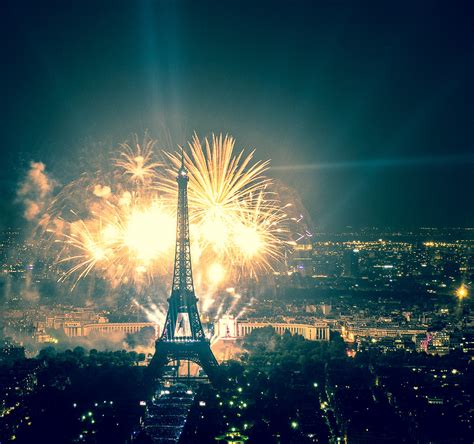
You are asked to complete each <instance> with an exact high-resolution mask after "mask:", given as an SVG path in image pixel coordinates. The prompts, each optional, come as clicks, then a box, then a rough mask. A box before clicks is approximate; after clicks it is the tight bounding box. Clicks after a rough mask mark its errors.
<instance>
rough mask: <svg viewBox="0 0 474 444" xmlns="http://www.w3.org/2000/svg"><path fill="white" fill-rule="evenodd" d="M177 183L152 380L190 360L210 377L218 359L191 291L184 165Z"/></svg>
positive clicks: (191, 275) (185, 171) (186, 174)
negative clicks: (170, 264) (164, 309)
mask: <svg viewBox="0 0 474 444" xmlns="http://www.w3.org/2000/svg"><path fill="white" fill-rule="evenodd" d="M176 181H177V182H178V208H177V223H176V249H175V260H174V272H173V287H172V289H171V296H170V297H169V299H168V303H169V307H168V314H167V316H166V321H165V324H164V327H163V332H162V334H161V337H160V338H159V339H158V340H157V341H156V348H155V354H154V356H153V359H152V360H151V362H150V365H149V371H150V373H151V375H152V377H153V378H154V379H156V378H159V377H160V376H161V375H162V373H163V370H164V367H165V366H166V365H167V364H168V363H169V362H172V361H181V360H183V361H191V362H194V363H196V364H198V365H199V366H200V367H201V368H202V369H203V370H204V371H205V373H206V374H207V376H208V377H209V379H211V380H212V379H213V375H214V373H215V370H216V368H217V367H218V365H219V364H218V363H217V360H216V358H215V356H214V354H213V353H212V351H211V347H210V342H209V340H208V339H207V338H206V336H205V334H204V330H203V328H202V324H201V319H200V317H199V312H198V308H197V301H198V299H197V298H196V295H195V293H194V283H193V274H192V268H191V244H190V240H189V215H188V181H189V177H188V171H187V170H186V168H185V166H184V154H183V153H182V157H181V168H180V169H179V170H178V176H177V177H176Z"/></svg>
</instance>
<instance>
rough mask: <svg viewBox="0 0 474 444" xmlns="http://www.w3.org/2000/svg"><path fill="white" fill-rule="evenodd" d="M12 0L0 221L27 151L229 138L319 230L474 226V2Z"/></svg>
mask: <svg viewBox="0 0 474 444" xmlns="http://www.w3.org/2000/svg"><path fill="white" fill-rule="evenodd" d="M448 3H451V2H436V1H431V0H430V1H417V2H414V1H410V2H403V1H402V2H380V1H377V2H375V1H374V2H363V1H362V2H353V1H347V2H342V1H334V2H329V1H327V2H318V1H308V2H303V1H296V0H295V1H286V2H265V1H260V2H257V1H252V2H237V1H220V2H201V1H192V2H184V1H171V0H169V1H145V2H140V1H135V2H132V1H128V2H126V1H114V2H101V1H94V2H84V1H72V2H48V1H43V2H37V1H35V2H19V1H12V2H3V3H2V5H3V6H2V9H3V11H2V14H1V21H2V23H1V28H2V29H1V31H0V32H1V34H2V35H1V39H2V49H3V50H2V61H3V63H2V69H1V74H0V75H1V85H2V99H3V106H2V119H1V122H2V135H3V138H2V139H3V140H2V144H1V147H2V151H3V152H4V168H2V177H1V182H0V183H1V187H2V195H3V196H5V197H4V200H3V203H2V207H1V209H0V210H1V214H0V224H1V225H6V224H8V225H14V224H16V223H17V221H16V218H17V214H18V211H16V207H15V206H13V204H12V201H13V199H14V190H15V186H16V185H15V184H16V183H17V181H18V180H19V177H20V176H21V175H22V174H23V173H24V171H25V168H26V167H27V165H28V162H29V161H30V160H41V161H44V162H45V163H46V164H47V166H48V168H49V169H50V170H52V172H53V174H55V176H56V177H58V178H59V179H60V180H61V181H66V180H68V179H70V178H71V177H74V176H75V175H76V174H77V173H78V171H77V170H76V169H75V168H76V167H75V165H77V163H78V162H77V159H78V158H79V156H80V149H79V148H80V147H81V146H83V145H84V144H86V143H88V141H90V140H92V141H98V140H111V141H112V142H117V141H121V140H123V139H125V138H126V137H127V136H128V134H129V133H130V132H138V133H142V132H143V131H144V130H145V129H146V128H148V129H149V130H150V131H151V133H152V135H155V136H157V137H160V138H162V140H163V141H164V143H165V144H167V143H168V140H170V139H172V140H173V141H174V142H176V143H182V142H183V141H184V140H186V139H187V138H189V137H190V135H191V134H192V132H193V131H194V130H196V131H197V132H198V133H199V134H200V135H202V136H205V135H208V134H210V132H212V131H214V132H228V133H230V134H232V135H234V136H235V137H236V138H237V144H238V146H239V147H255V148H257V153H258V156H259V157H260V158H262V159H265V158H271V159H272V164H273V165H274V166H275V167H276V168H275V170H274V171H273V173H272V174H273V175H275V176H276V177H279V178H281V179H283V180H285V181H286V182H288V183H289V184H290V185H292V186H294V187H296V188H298V189H299V190H300V193H301V196H302V199H303V201H304V203H305V205H306V206H307V208H308V210H309V211H310V213H311V214H312V216H313V218H314V220H315V222H316V224H321V225H324V226H326V227H328V228H331V227H333V226H334V227H340V226H344V225H394V226H400V227H404V226H407V227H408V226H416V225H425V226H426V225H431V226H447V225H455V226H472V225H474V217H473V216H474V210H473V208H474V202H473V198H472V177H473V172H474V163H473V154H472V153H473V126H474V125H473V123H474V116H473V99H474V88H473V79H474V59H473V57H474V31H473V28H474V27H473V26H472V17H473V16H474V14H473V12H474V8H473V7H472V6H471V4H472V2H465V3H463V2H452V4H453V6H449V5H448Z"/></svg>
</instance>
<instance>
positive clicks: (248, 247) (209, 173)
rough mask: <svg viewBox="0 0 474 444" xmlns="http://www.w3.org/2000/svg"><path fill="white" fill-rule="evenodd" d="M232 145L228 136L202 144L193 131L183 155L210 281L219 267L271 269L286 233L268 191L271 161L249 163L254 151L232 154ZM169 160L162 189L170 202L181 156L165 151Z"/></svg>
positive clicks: (253, 272)
mask: <svg viewBox="0 0 474 444" xmlns="http://www.w3.org/2000/svg"><path fill="white" fill-rule="evenodd" d="M234 146H235V140H234V139H233V138H232V137H229V136H225V137H223V136H222V135H220V136H219V137H217V136H212V138H211V140H209V139H205V140H204V146H203V145H202V144H201V142H200V140H199V139H198V137H197V136H196V135H194V137H193V139H192V141H191V142H190V143H189V151H190V152H189V154H187V153H186V154H185V161H186V167H187V168H188V170H189V176H190V183H189V193H188V198H189V211H190V220H191V224H192V227H191V234H192V236H193V239H192V240H193V242H197V244H198V245H199V257H200V260H201V261H202V262H205V263H210V264H212V265H211V267H212V268H211V270H213V271H211V270H210V272H209V274H210V275H211V276H212V278H211V279H210V280H211V281H216V275H219V276H220V275H221V274H222V273H217V272H216V270H217V269H222V270H232V273H233V274H234V277H235V275H236V274H240V275H243V276H257V274H258V272H259V271H262V270H264V269H270V268H271V262H272V260H275V259H276V258H277V257H278V255H279V249H280V250H281V245H282V239H283V237H284V232H285V230H284V228H283V225H284V224H283V221H284V218H285V215H284V213H283V212H282V211H281V209H280V207H279V204H278V202H277V201H276V199H275V197H274V195H273V194H272V193H270V192H268V191H267V185H268V184H269V183H270V180H269V179H268V178H266V177H265V176H264V173H265V172H266V171H267V170H268V167H269V162H268V161H266V162H254V163H252V160H253V156H254V151H252V152H250V154H248V155H247V156H245V155H244V151H240V152H239V153H237V154H234ZM167 158H168V160H169V161H170V162H171V166H169V167H168V168H167V170H166V171H167V172H168V176H167V177H166V178H165V179H164V180H163V182H162V185H161V187H160V189H161V191H162V192H163V193H164V194H165V195H167V196H168V198H169V199H170V200H174V199H175V195H176V183H175V181H174V175H175V174H176V173H175V172H176V169H177V168H178V167H179V164H180V156H179V154H169V153H168V154H167ZM217 265H219V268H217ZM219 280H222V279H219Z"/></svg>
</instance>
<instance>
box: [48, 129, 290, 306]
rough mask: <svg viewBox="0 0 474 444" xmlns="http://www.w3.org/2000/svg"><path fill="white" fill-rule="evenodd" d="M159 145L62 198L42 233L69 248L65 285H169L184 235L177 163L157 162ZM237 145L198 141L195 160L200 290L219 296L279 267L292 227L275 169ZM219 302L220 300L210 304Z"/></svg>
mask: <svg viewBox="0 0 474 444" xmlns="http://www.w3.org/2000/svg"><path fill="white" fill-rule="evenodd" d="M156 145H157V144H156V141H153V140H152V139H149V138H147V137H145V139H144V141H143V143H141V144H140V143H138V140H137V138H136V137H135V138H134V139H133V141H132V143H130V144H122V145H120V149H121V151H120V153H119V154H118V155H116V156H115V157H114V158H113V162H112V163H111V170H110V171H103V170H101V171H100V172H97V173H88V174H84V175H83V176H81V177H80V178H79V179H78V180H76V181H74V182H72V183H70V184H68V185H67V186H66V187H64V189H63V190H62V191H61V192H60V193H59V194H58V195H57V196H56V198H55V200H54V202H53V204H52V205H51V207H50V208H49V210H48V212H47V213H46V214H45V215H44V217H43V219H42V225H43V227H45V228H46V231H47V232H48V233H50V234H51V235H52V237H53V239H54V240H55V242H56V243H57V244H59V245H60V246H61V251H60V252H59V257H60V260H59V263H60V264H69V265H70V267H69V268H68V269H67V270H66V271H65V273H64V276H63V279H66V278H69V277H73V276H74V277H75V279H76V282H77V281H78V280H80V279H82V278H84V277H85V276H87V275H88V274H89V273H91V272H92V271H95V272H98V273H99V274H100V275H101V276H103V277H105V278H107V279H108V280H109V282H110V283H111V284H112V285H114V286H115V285H118V284H120V283H125V282H129V283H133V284H138V285H142V284H144V283H147V282H149V281H150V279H153V278H168V277H169V274H170V273H171V267H172V264H173V247H174V242H175V226H176V215H175V212H176V181H175V175H176V168H177V167H178V166H179V163H180V158H179V155H177V154H169V153H167V154H164V155H163V158H164V159H165V161H166V165H163V164H162V163H161V162H158V161H157V160H156V157H155V155H156V154H157V153H156V152H155V150H156ZM234 145H235V141H234V139H233V138H231V137H228V136H226V137H223V136H219V137H217V136H213V137H212V139H211V141H209V140H207V139H205V142H204V146H203V145H201V143H200V141H199V139H198V138H197V136H194V137H193V139H192V141H191V142H190V144H189V149H190V154H185V160H186V166H187V168H188V170H189V175H190V184H189V209H190V223H191V226H190V231H191V236H192V245H193V252H192V254H193V264H194V273H195V277H196V281H197V282H198V283H199V285H201V286H202V291H203V293H206V294H207V293H209V294H210V293H212V292H213V291H216V290H217V289H218V288H220V287H223V286H224V287H223V288H225V286H228V284H229V283H231V284H232V282H234V281H235V280H238V279H240V278H241V277H244V276H247V277H248V276H252V277H255V276H258V274H259V273H260V272H262V271H264V270H268V269H271V267H272V263H273V262H274V261H275V260H278V259H279V256H280V254H281V253H280V252H281V246H282V244H283V243H284V242H283V239H284V232H285V229H284V218H285V215H284V213H283V211H282V210H281V209H280V206H279V203H278V202H277V200H276V199H275V196H274V195H272V193H270V192H268V191H267V186H268V184H269V183H270V181H269V179H268V178H266V177H265V176H264V173H265V172H266V171H267V169H268V165H269V163H268V162H258V161H257V162H253V156H254V152H253V151H252V152H251V153H250V154H248V155H244V152H243V151H241V152H238V153H236V154H234ZM210 300H211V299H210Z"/></svg>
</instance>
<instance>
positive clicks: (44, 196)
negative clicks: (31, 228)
mask: <svg viewBox="0 0 474 444" xmlns="http://www.w3.org/2000/svg"><path fill="white" fill-rule="evenodd" d="M55 186H56V182H55V181H54V180H53V179H51V178H50V177H49V176H48V175H47V173H46V166H45V164H44V163H43V162H31V163H30V169H29V170H28V173H27V174H26V177H25V178H24V180H23V181H22V182H21V183H20V187H19V188H18V190H17V193H16V195H17V202H20V203H21V204H22V205H23V206H24V212H23V216H24V217H25V219H26V220H28V221H33V220H35V219H36V218H37V217H38V216H39V215H41V213H42V211H43V210H44V209H45V208H46V206H47V205H48V203H49V200H50V198H51V195H52V192H53V190H54V187H55Z"/></svg>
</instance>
